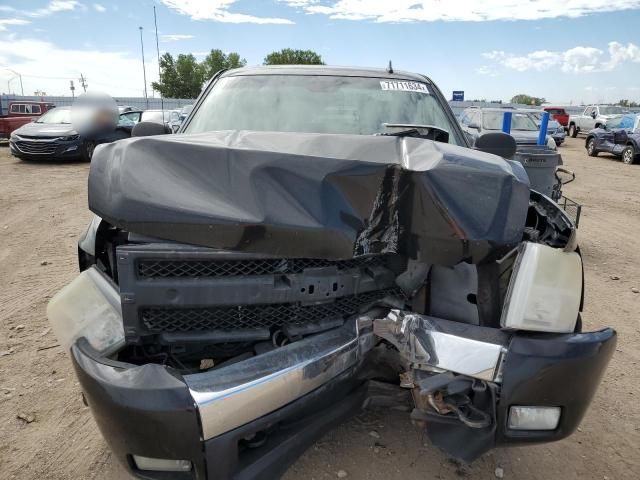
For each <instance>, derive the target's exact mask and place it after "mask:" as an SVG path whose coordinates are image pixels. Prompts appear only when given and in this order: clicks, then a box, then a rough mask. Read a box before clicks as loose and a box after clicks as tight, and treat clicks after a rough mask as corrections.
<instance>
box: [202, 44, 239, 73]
mask: <svg viewBox="0 0 640 480" xmlns="http://www.w3.org/2000/svg"><path fill="white" fill-rule="evenodd" d="M246 64H247V61H246V60H245V59H244V58H241V57H240V54H239V53H236V52H229V53H227V54H225V53H224V52H223V51H222V50H220V49H217V48H216V49H212V50H211V51H210V52H209V55H207V56H206V57H205V59H204V60H203V61H202V63H201V65H202V68H203V73H204V78H205V80H207V79H209V78H211V77H213V76H214V75H215V74H216V73H218V72H219V71H220V70H226V69H228V68H239V67H244V66H245V65H246Z"/></svg>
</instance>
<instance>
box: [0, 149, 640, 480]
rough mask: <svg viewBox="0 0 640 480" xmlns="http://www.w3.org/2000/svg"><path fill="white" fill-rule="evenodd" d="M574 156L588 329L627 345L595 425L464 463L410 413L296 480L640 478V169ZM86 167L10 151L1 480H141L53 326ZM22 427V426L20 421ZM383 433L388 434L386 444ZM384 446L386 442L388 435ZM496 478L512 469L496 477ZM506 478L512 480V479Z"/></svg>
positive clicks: (392, 416) (72, 271)
mask: <svg viewBox="0 0 640 480" xmlns="http://www.w3.org/2000/svg"><path fill="white" fill-rule="evenodd" d="M567 140H568V141H567V144H566V145H563V146H562V147H561V148H560V151H561V153H562V155H563V158H564V161H565V164H566V165H567V166H568V167H569V168H571V169H573V170H574V171H575V172H576V175H577V180H576V182H574V183H573V184H571V185H568V186H567V187H566V188H565V193H566V194H567V195H568V196H570V197H572V198H574V199H575V200H577V201H578V202H580V203H582V204H583V205H584V211H583V219H582V222H581V224H580V230H579V232H580V235H579V238H580V243H581V247H582V250H583V253H584V261H585V270H586V271H585V275H586V311H585V315H584V320H585V327H586V328H588V329H597V328H600V327H603V326H607V325H611V326H613V327H615V328H616V329H617V330H618V333H619V342H618V348H617V350H616V352H615V355H614V357H613V360H612V363H611V365H610V366H609V369H608V370H607V374H606V375H607V376H606V378H605V379H604V382H603V383H602V385H601V387H600V389H599V391H598V393H597V396H596V398H595V399H594V402H593V404H592V406H591V409H590V410H589V412H588V414H587V416H586V418H585V419H584V421H583V423H582V426H581V428H580V430H579V431H578V432H576V434H575V435H573V436H572V437H570V438H569V439H566V440H564V441H561V442H558V443H555V444H547V445H542V446H536V447H529V448H514V449H500V450H496V451H494V452H492V453H490V454H488V455H486V456H484V457H483V458H481V459H479V460H478V461H476V462H475V463H474V464H472V465H457V464H455V463H454V462H450V461H448V460H447V457H446V456H445V455H444V454H443V453H442V452H440V451H438V450H436V449H435V448H433V447H430V446H428V445H424V439H423V436H422V433H421V432H420V431H419V430H418V429H417V428H415V427H413V426H412V425H411V424H410V422H409V421H408V420H407V418H406V417H405V416H404V414H399V413H393V412H381V411H377V412H366V413H363V414H362V415H360V416H358V417H357V418H354V419H353V420H351V421H349V422H348V423H346V424H344V425H342V426H341V427H339V428H337V429H335V430H334V431H332V432H330V433H329V434H328V435H326V436H325V437H324V438H323V439H322V440H321V441H319V442H318V443H317V444H316V445H315V446H313V447H312V448H310V449H309V450H308V451H307V453H306V454H305V455H304V456H303V457H302V458H301V459H300V460H299V461H298V462H297V463H296V464H295V465H294V466H293V467H292V468H291V469H290V470H289V472H288V473H287V474H286V476H285V478H286V479H287V480H298V479H324V478H337V472H338V471H339V470H343V471H344V472H345V473H346V474H347V477H348V478H351V479H374V478H384V479H386V480H392V479H403V480H406V479H418V478H421V479H423V478H438V479H453V478H459V477H469V478H483V479H484V478H486V479H490V478H495V477H496V476H499V475H500V474H503V475H504V478H507V479H509V478H511V479H519V480H522V479H545V480H549V479H563V480H569V479H600V480H604V479H609V480H613V479H626V478H629V479H632V478H633V479H637V478H640V387H639V385H640V368H639V366H638V362H639V361H640V350H639V349H638V346H639V345H640V327H639V323H638V313H639V311H640V294H636V293H634V292H633V291H632V288H635V289H640V240H639V239H640V165H632V166H626V165H623V164H622V163H621V162H619V161H618V160H616V159H614V158H613V157H609V156H606V155H602V154H601V155H600V157H598V158H590V157H587V155H586V153H585V151H584V147H583V140H581V139H579V138H578V139H567ZM88 169H89V166H88V165H87V164H83V163H60V164H51V163H23V162H20V161H18V160H17V159H14V158H12V157H10V156H9V152H8V148H6V147H2V146H0V240H1V241H0V355H1V356H0V477H1V478H3V479H4V478H12V479H13V478H16V479H36V478H37V479H59V480H63V479H87V478H98V479H104V480H107V479H109V480H111V479H118V480H119V479H127V478H128V476H127V475H126V474H125V473H124V472H123V471H122V470H121V469H120V467H119V466H118V465H117V464H116V463H115V461H114V459H113V458H112V457H111V454H110V452H109V449H108V448H107V446H106V444H105V442H104V440H103V439H102V437H101V436H100V434H99V432H98V429H97V428H96V425H95V423H94V421H93V419H92V417H91V414H90V412H89V409H88V408H86V407H84V405H83V404H82V401H81V398H80V390H79V387H78V384H77V382H76V380H75V377H74V375H73V372H72V368H71V364H70V362H69V361H68V359H67V357H66V354H65V352H63V351H62V349H61V348H60V347H58V346H57V342H56V339H55V338H54V337H53V335H52V334H51V331H50V329H49V326H48V322H47V319H46V317H45V307H46V304H47V302H48V300H49V298H50V297H51V296H52V295H53V294H54V293H55V292H57V291H58V290H59V289H60V288H61V287H62V286H63V285H65V284H66V283H68V282H69V281H70V280H71V279H72V278H73V277H74V276H75V275H76V273H77V266H76V248H77V247H76V239H77V236H78V234H79V233H80V232H81V231H82V230H83V228H84V227H85V225H86V224H87V222H88V221H89V219H90V213H89V211H88V210H87V200H86V198H87V195H86V193H87V192H86V179H87V172H88ZM19 416H20V417H22V418H19ZM372 432H376V433H375V434H372ZM378 436H379V438H377V437H378ZM496 469H498V470H497V471H496ZM500 469H501V470H500Z"/></svg>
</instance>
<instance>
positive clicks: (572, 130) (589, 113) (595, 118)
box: [569, 105, 625, 138]
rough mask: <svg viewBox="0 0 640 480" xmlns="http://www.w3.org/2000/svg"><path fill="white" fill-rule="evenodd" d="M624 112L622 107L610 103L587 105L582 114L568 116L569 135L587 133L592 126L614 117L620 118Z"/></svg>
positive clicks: (574, 135)
mask: <svg viewBox="0 0 640 480" xmlns="http://www.w3.org/2000/svg"><path fill="white" fill-rule="evenodd" d="M624 114H625V110H624V109H623V108H622V107H617V106H611V105H589V106H588V107H587V108H585V109H584V112H582V115H570V116H569V136H570V137H572V138H576V137H577V136H578V134H580V133H582V134H585V135H586V134H587V133H589V132H590V131H591V130H593V129H594V128H600V127H602V126H605V125H606V124H607V122H608V121H609V120H611V119H614V118H620V117H621V116H622V115H624Z"/></svg>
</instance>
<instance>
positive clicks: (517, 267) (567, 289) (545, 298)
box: [500, 242, 582, 332]
mask: <svg viewBox="0 0 640 480" xmlns="http://www.w3.org/2000/svg"><path fill="white" fill-rule="evenodd" d="M581 296H582V260H581V258H580V255H579V254H578V253H576V252H567V251H563V250H560V249H557V248H552V247H548V246H546V245H541V244H538V243H531V242H525V243H522V244H521V245H520V247H519V248H518V256H517V258H516V262H515V264H514V267H513V274H512V275H511V281H510V283H509V288H508V290H507V296H506V299H505V302H504V307H503V311H502V318H501V320H500V325H501V326H502V327H503V328H509V329H516V330H534V331H540V332H573V331H574V329H575V325H576V321H577V319H578V312H579V309H580V298H581Z"/></svg>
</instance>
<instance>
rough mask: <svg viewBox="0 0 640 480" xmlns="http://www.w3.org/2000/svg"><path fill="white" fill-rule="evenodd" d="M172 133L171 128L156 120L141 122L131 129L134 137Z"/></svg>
mask: <svg viewBox="0 0 640 480" xmlns="http://www.w3.org/2000/svg"><path fill="white" fill-rule="evenodd" d="M167 133H171V129H170V128H169V127H168V126H166V125H164V124H162V123H156V122H140V123H136V125H135V126H134V127H133V129H132V130H131V136H132V137H150V136H153V135H165V134H167Z"/></svg>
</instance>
